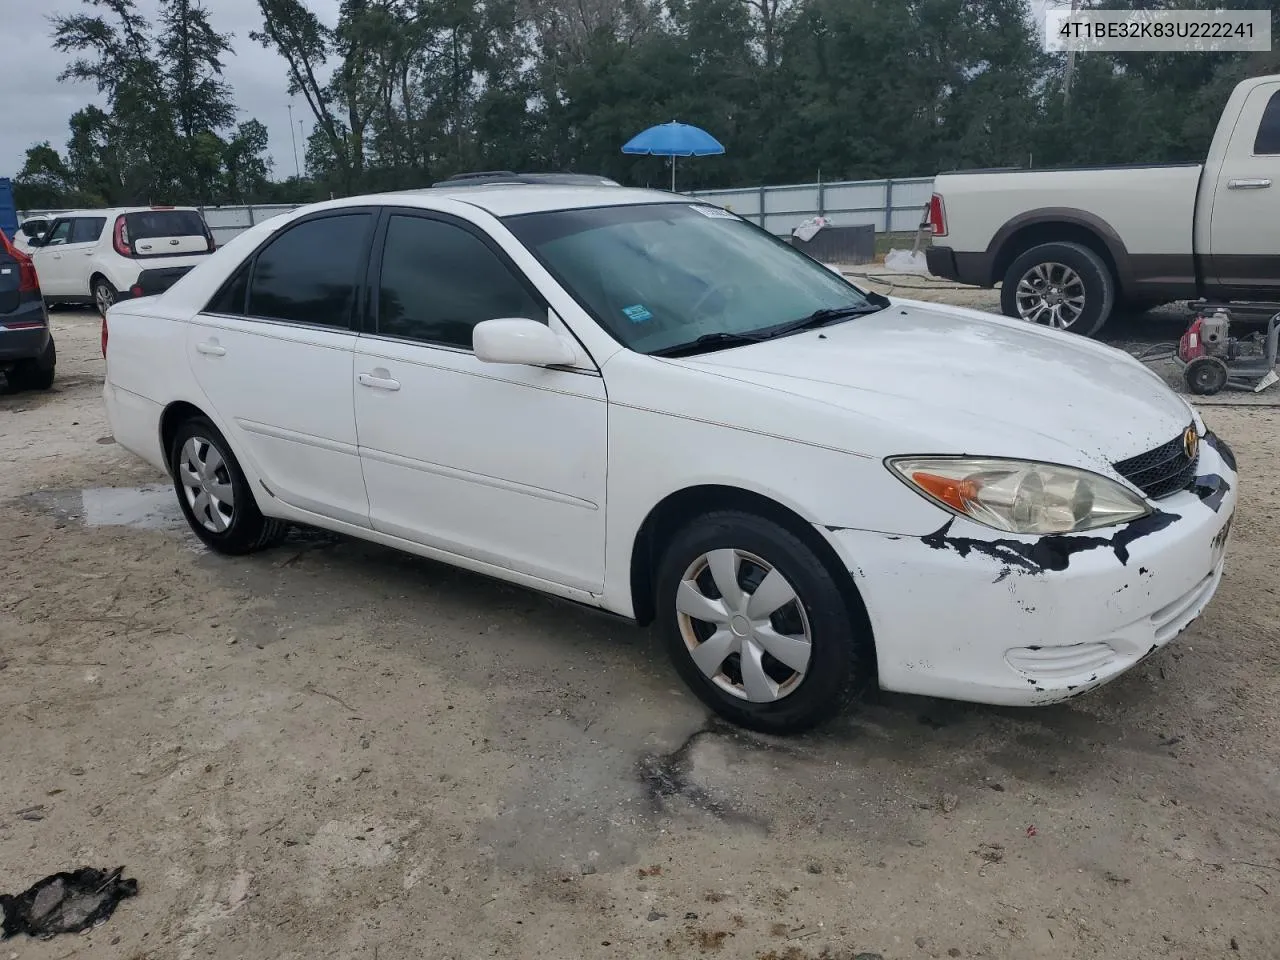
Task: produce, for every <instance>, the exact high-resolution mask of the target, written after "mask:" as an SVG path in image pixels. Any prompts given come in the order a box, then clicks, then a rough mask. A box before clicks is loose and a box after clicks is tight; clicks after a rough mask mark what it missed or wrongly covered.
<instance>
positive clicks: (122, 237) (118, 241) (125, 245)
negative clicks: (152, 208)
mask: <svg viewBox="0 0 1280 960" xmlns="http://www.w3.org/2000/svg"><path fill="white" fill-rule="evenodd" d="M112 236H113V240H112V245H113V246H114V247H115V248H116V253H118V254H120V256H122V257H132V256H133V251H132V250H130V249H129V225H128V224H127V223H125V219H124V217H123V216H119V217H116V227H115V230H114V231H113V234H112Z"/></svg>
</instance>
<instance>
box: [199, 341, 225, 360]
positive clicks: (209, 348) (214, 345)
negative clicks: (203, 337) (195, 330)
mask: <svg viewBox="0 0 1280 960" xmlns="http://www.w3.org/2000/svg"><path fill="white" fill-rule="evenodd" d="M196 353H203V354H204V355H205V356H206V357H225V356H226V355H227V348H226V347H223V346H220V345H219V344H218V341H217V340H212V341H205V342H204V343H197V344H196Z"/></svg>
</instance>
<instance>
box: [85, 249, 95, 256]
mask: <svg viewBox="0 0 1280 960" xmlns="http://www.w3.org/2000/svg"><path fill="white" fill-rule="evenodd" d="M84 255H85V256H86V257H92V256H93V251H92V250H85V251H84Z"/></svg>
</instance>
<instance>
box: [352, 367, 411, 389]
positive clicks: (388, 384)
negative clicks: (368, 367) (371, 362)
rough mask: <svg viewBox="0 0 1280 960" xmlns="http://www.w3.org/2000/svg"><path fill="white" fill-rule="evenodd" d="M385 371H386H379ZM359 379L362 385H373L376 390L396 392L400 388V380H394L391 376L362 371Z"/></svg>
mask: <svg viewBox="0 0 1280 960" xmlns="http://www.w3.org/2000/svg"><path fill="white" fill-rule="evenodd" d="M378 372H379V373H384V372H385V371H381V370H380V371H378ZM356 379H357V380H359V381H360V385H361V386H362V387H372V388H373V389H374V390H390V391H392V392H395V391H396V390H399V389H400V381H399V380H392V379H391V378H390V377H376V376H374V375H373V374H372V373H362V374H360V375H359V376H358V377H356Z"/></svg>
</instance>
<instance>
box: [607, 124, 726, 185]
mask: <svg viewBox="0 0 1280 960" xmlns="http://www.w3.org/2000/svg"><path fill="white" fill-rule="evenodd" d="M622 152H623V153H638V154H648V155H650V156H655V157H670V158H671V192H672V193H675V190H676V157H709V156H712V155H714V154H717V153H724V144H722V143H721V142H720V141H719V140H717V139H716V138H715V137H713V136H712V135H711V134H709V133H707V131H705V130H703V129H702V128H701V127H695V126H693V125H691V124H688V123H677V122H676V121H674V120H672V121H671V122H670V123H660V124H658V125H657V126H656V127H650V128H649V129H648V130H645V131H643V132H642V133H637V134H636V135H635V136H634V137H632V138H631V139H630V140H628V141H627V142H626V143H625V144H624V145H623V147H622Z"/></svg>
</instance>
